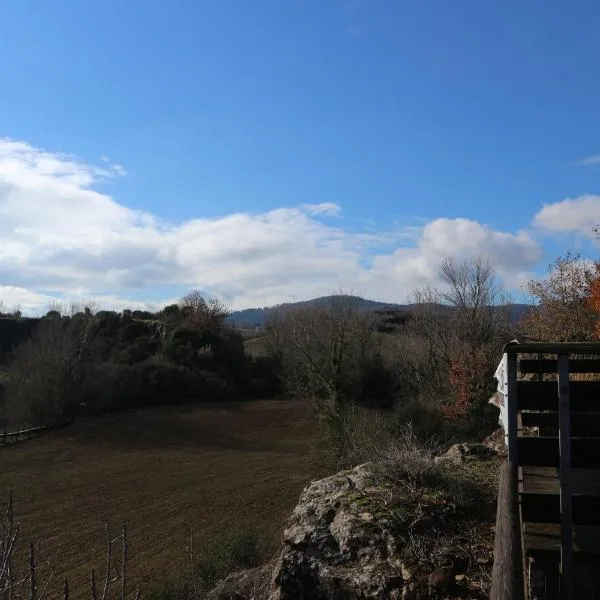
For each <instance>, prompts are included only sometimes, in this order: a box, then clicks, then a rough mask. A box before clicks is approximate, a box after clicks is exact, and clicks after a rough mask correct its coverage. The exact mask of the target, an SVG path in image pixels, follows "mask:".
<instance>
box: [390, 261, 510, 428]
mask: <svg viewBox="0 0 600 600" xmlns="http://www.w3.org/2000/svg"><path fill="white" fill-rule="evenodd" d="M440 275H441V279H442V282H443V287H441V288H440V289H435V288H424V289H422V290H418V291H417V292H416V293H415V294H414V300H415V301H416V303H417V310H416V312H415V318H414V319H413V321H412V322H411V324H410V326H409V327H408V328H407V332H406V335H407V336H408V337H409V338H410V342H411V344H410V348H411V350H407V351H406V352H405V353H404V356H403V359H402V363H403V366H404V372H403V373H402V374H401V378H402V382H401V383H402V385H401V387H404V388H405V389H408V390H409V391H410V393H414V385H415V382H419V383H418V392H419V395H420V396H423V395H425V397H426V398H427V400H428V401H434V402H437V403H438V404H439V403H440V402H441V405H442V407H443V409H444V410H445V411H446V412H447V414H448V415H452V416H453V417H454V418H459V417H460V418H461V419H465V418H466V417H468V416H469V415H473V411H475V412H478V411H479V410H480V409H481V410H483V411H485V408H486V401H487V398H488V397H489V391H490V389H491V388H490V386H491V385H492V384H493V377H492V376H493V373H494V370H495V367H496V364H497V362H498V360H499V356H500V353H501V349H502V347H503V345H504V343H506V342H507V341H509V340H510V339H511V327H510V323H509V312H508V310H507V307H506V306H505V303H506V296H505V295H504V293H503V291H502V287H501V285H500V284H499V282H498V280H497V278H496V274H495V270H494V268H493V266H492V265H491V264H490V263H489V262H487V261H485V260H484V259H482V258H480V257H474V258H470V259H465V260H461V261H458V260H455V259H448V260H445V261H444V262H443V263H442V266H441V269H440ZM411 384H412V386H413V387H412V388H411Z"/></svg>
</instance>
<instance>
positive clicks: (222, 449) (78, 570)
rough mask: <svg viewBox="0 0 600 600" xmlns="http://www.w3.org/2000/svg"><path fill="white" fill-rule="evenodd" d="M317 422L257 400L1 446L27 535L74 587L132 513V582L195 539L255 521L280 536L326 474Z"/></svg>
mask: <svg viewBox="0 0 600 600" xmlns="http://www.w3.org/2000/svg"><path fill="white" fill-rule="evenodd" d="M317 452H318V450H317V433H316V428H315V426H314V424H312V423H311V422H310V419H309V416H308V413H307V411H306V409H305V408H304V407H303V406H302V405H301V404H299V403H292V402H276V401H257V402H249V403H244V404H241V403H236V404H231V403H229V404H219V405H218V406H215V405H186V406H181V407H167V408H157V409H151V410H139V411H128V412H125V413H118V414H115V415H111V416H105V417H98V418H95V419H88V420H84V421H80V422H78V423H76V424H74V425H72V426H70V427H68V428H66V429H63V430H61V431H56V432H53V433H51V434H47V435H46V436H44V437H41V438H38V439H34V440H30V441H27V442H24V443H22V444H17V445H14V446H8V447H6V448H2V449H0V494H4V493H6V492H8V490H10V489H12V490H13V494H14V500H15V510H16V512H17V513H18V515H19V516H20V518H21V527H22V531H23V536H22V542H29V541H30V540H32V541H35V540H41V541H42V545H41V548H40V556H41V557H42V558H44V559H48V560H49V561H50V563H51V564H52V565H53V567H54V569H55V575H54V580H55V581H57V582H59V581H62V578H63V577H64V575H66V574H68V575H69V578H70V580H71V590H72V593H71V596H72V597H81V595H82V593H81V592H82V591H84V592H87V589H84V586H87V583H86V582H87V581H88V580H89V574H90V571H91V569H92V568H96V569H97V571H102V557H103V555H104V546H103V544H104V539H105V538H104V532H103V528H104V519H105V518H107V519H108V521H109V523H110V524H111V526H112V528H113V529H114V531H115V534H116V533H117V532H118V529H119V527H120V526H121V524H122V523H123V522H125V523H126V524H127V527H128V531H129V538H130V542H131V548H130V565H129V569H130V573H131V579H130V581H131V583H132V584H133V585H136V584H138V583H139V584H141V585H143V586H144V585H145V586H148V585H149V582H150V581H155V580H156V579H157V578H158V577H159V576H160V574H162V573H166V572H167V571H171V572H173V571H177V570H178V569H181V568H182V565H183V564H184V563H185V561H186V560H187V554H186V551H185V547H186V544H187V541H188V530H189V529H190V528H191V529H192V530H193V531H194V535H195V539H196V540H202V539H204V538H205V537H206V536H214V535H215V534H217V533H218V532H221V531H224V530H234V529H236V528H239V527H240V526H245V525H258V526H260V527H261V529H264V531H265V532H267V534H268V535H269V536H272V538H273V539H274V540H277V539H278V537H279V535H280V531H281V527H282V525H283V523H284V520H285V518H286V516H287V515H288V513H289V512H290V510H291V508H292V507H293V506H294V505H295V503H296V501H297V498H298V495H299V493H300V491H301V490H302V488H303V486H304V485H305V484H306V483H307V482H308V481H309V480H310V479H311V478H315V477H317V476H318V475H319V474H320V467H319V466H318V457H317Z"/></svg>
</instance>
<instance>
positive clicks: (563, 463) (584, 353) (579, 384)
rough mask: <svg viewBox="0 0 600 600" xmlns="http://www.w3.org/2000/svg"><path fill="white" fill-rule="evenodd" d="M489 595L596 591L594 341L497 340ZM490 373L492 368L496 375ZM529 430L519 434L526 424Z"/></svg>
mask: <svg viewBox="0 0 600 600" xmlns="http://www.w3.org/2000/svg"><path fill="white" fill-rule="evenodd" d="M504 350H505V353H504V357H503V362H502V363H501V365H500V367H499V370H498V372H497V376H498V377H499V386H498V389H499V392H500V395H501V404H502V406H501V415H502V417H501V418H502V422H503V426H504V428H505V431H506V433H507V445H508V458H507V461H506V463H505V464H504V465H503V467H502V473H501V481H500V489H499V494H498V511H497V522H496V540H495V557H494V568H493V573H492V589H491V594H490V598H491V599H492V600H521V599H523V598H527V599H528V600H534V599H535V600H550V599H561V600H591V599H593V598H596V599H598V598H600V568H599V567H600V377H599V376H598V375H597V374H599V373H600V359H599V357H600V343H595V344H518V343H511V344H508V345H507V346H506V347H505V349H504ZM498 373H500V375H498ZM532 427H534V428H536V430H537V431H538V432H539V435H536V436H527V435H525V432H526V431H527V428H532Z"/></svg>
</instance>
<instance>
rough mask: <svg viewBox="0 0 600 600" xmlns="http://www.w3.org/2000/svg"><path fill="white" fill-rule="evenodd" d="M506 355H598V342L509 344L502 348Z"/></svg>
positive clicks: (599, 352)
mask: <svg viewBox="0 0 600 600" xmlns="http://www.w3.org/2000/svg"><path fill="white" fill-rule="evenodd" d="M503 352H504V353H507V354H600V342H561V343H554V342H529V343H524V344H519V343H517V342H509V343H508V344H506V345H505V346H504V350H503Z"/></svg>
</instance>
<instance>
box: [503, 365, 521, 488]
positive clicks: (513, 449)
mask: <svg viewBox="0 0 600 600" xmlns="http://www.w3.org/2000/svg"><path fill="white" fill-rule="evenodd" d="M506 381H507V390H506V391H507V394H506V398H505V400H504V401H505V402H508V406H507V411H506V412H507V415H508V423H505V424H504V425H505V427H506V434H507V435H508V460H509V461H510V462H512V463H513V464H515V465H518V464H519V440H518V427H519V426H518V423H517V416H518V414H519V406H518V403H519V385H518V383H517V356H516V354H509V355H508V356H507V357H506ZM515 477H516V474H515Z"/></svg>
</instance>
